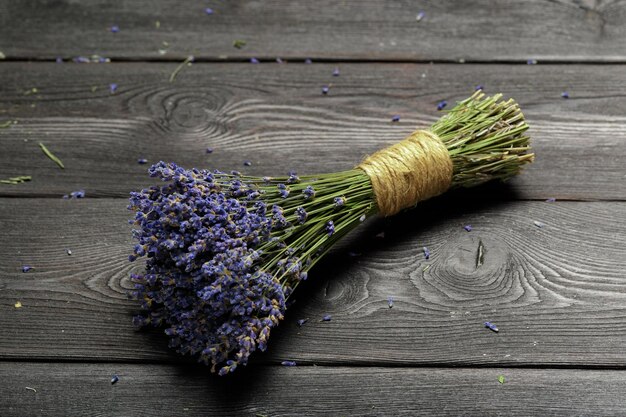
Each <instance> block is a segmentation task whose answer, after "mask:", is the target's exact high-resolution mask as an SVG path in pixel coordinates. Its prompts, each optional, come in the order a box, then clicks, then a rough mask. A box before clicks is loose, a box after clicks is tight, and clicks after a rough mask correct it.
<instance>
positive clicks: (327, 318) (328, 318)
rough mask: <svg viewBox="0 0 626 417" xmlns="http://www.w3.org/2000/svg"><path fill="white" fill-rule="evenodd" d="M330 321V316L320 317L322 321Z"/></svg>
mask: <svg viewBox="0 0 626 417" xmlns="http://www.w3.org/2000/svg"><path fill="white" fill-rule="evenodd" d="M331 319H332V317H331V315H330V314H326V315H325V316H324V317H322V321H330V320H331Z"/></svg>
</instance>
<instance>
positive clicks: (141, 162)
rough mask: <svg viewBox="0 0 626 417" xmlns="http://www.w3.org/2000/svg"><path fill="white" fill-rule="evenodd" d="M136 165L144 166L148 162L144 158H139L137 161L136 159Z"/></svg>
mask: <svg viewBox="0 0 626 417" xmlns="http://www.w3.org/2000/svg"><path fill="white" fill-rule="evenodd" d="M137 163H138V164H139V165H145V164H147V163H148V160H147V159H146V158H139V159H137Z"/></svg>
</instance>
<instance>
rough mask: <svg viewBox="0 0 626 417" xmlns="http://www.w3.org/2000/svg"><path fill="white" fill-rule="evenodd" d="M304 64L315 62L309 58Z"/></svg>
mask: <svg viewBox="0 0 626 417" xmlns="http://www.w3.org/2000/svg"><path fill="white" fill-rule="evenodd" d="M304 63H305V64H312V63H313V61H311V58H307V59H305V60H304Z"/></svg>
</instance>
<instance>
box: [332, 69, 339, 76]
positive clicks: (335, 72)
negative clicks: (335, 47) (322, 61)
mask: <svg viewBox="0 0 626 417" xmlns="http://www.w3.org/2000/svg"><path fill="white" fill-rule="evenodd" d="M333 77H339V68H335V69H334V70H333Z"/></svg>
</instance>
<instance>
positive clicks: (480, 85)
mask: <svg viewBox="0 0 626 417" xmlns="http://www.w3.org/2000/svg"><path fill="white" fill-rule="evenodd" d="M484 89H485V87H483V86H482V84H478V85H477V86H476V87H475V88H474V90H476V91H478V90H484Z"/></svg>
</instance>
